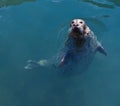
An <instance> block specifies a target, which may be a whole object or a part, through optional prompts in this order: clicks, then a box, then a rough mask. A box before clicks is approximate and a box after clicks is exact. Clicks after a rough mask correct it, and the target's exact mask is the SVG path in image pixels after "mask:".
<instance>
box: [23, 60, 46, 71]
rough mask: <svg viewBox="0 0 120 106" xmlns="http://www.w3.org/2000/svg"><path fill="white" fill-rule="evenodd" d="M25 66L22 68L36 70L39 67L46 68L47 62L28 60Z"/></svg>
mask: <svg viewBox="0 0 120 106" xmlns="http://www.w3.org/2000/svg"><path fill="white" fill-rule="evenodd" d="M27 63H28V64H27V66H25V67H24V68H25V69H27V70H32V69H35V68H38V67H40V66H47V65H48V61H47V60H40V61H38V62H37V61H33V60H28V61H27Z"/></svg>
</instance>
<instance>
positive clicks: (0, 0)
mask: <svg viewBox="0 0 120 106" xmlns="http://www.w3.org/2000/svg"><path fill="white" fill-rule="evenodd" d="M32 1H36V0H0V8H1V7H6V6H10V5H18V4H21V3H23V2H32Z"/></svg>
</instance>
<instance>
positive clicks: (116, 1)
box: [108, 0, 120, 6]
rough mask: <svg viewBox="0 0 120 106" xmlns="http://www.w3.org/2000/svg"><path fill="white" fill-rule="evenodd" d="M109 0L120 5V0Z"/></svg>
mask: <svg viewBox="0 0 120 106" xmlns="http://www.w3.org/2000/svg"><path fill="white" fill-rule="evenodd" d="M108 1H110V2H113V3H114V4H115V5H117V6H120V0H108Z"/></svg>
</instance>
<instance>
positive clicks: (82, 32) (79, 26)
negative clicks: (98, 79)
mask: <svg viewBox="0 0 120 106" xmlns="http://www.w3.org/2000/svg"><path fill="white" fill-rule="evenodd" d="M97 51H98V52H100V53H102V54H104V55H105V56H107V53H106V51H105V49H104V48H103V46H102V44H101V43H100V42H99V41H98V40H97V37H96V36H95V35H94V33H93V32H92V31H91V30H90V28H89V27H88V26H87V25H86V23H85V21H84V20H82V19H74V20H72V22H71V23H70V28H69V34H68V38H67V41H66V43H65V46H64V48H62V49H61V51H60V53H58V55H57V56H56V57H54V58H55V59H52V61H51V60H40V61H33V60H29V61H28V65H27V66H26V67H25V69H33V68H36V67H39V66H47V65H51V64H52V65H53V64H54V65H55V66H57V67H63V66H67V65H68V67H69V66H70V65H71V64H73V63H79V62H80V63H83V62H84V63H85V64H86V63H87V62H88V61H90V60H91V58H93V57H94V55H95V53H96V52H97ZM53 60H55V61H53ZM56 61H57V62H56Z"/></svg>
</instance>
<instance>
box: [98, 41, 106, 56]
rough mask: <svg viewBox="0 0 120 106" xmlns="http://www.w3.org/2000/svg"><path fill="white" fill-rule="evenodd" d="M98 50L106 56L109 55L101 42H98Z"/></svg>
mask: <svg viewBox="0 0 120 106" xmlns="http://www.w3.org/2000/svg"><path fill="white" fill-rule="evenodd" d="M96 51H99V52H100V53H102V54H104V55H105V56H107V52H106V51H105V49H104V48H103V46H102V45H101V43H100V42H98V47H97V48H96Z"/></svg>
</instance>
